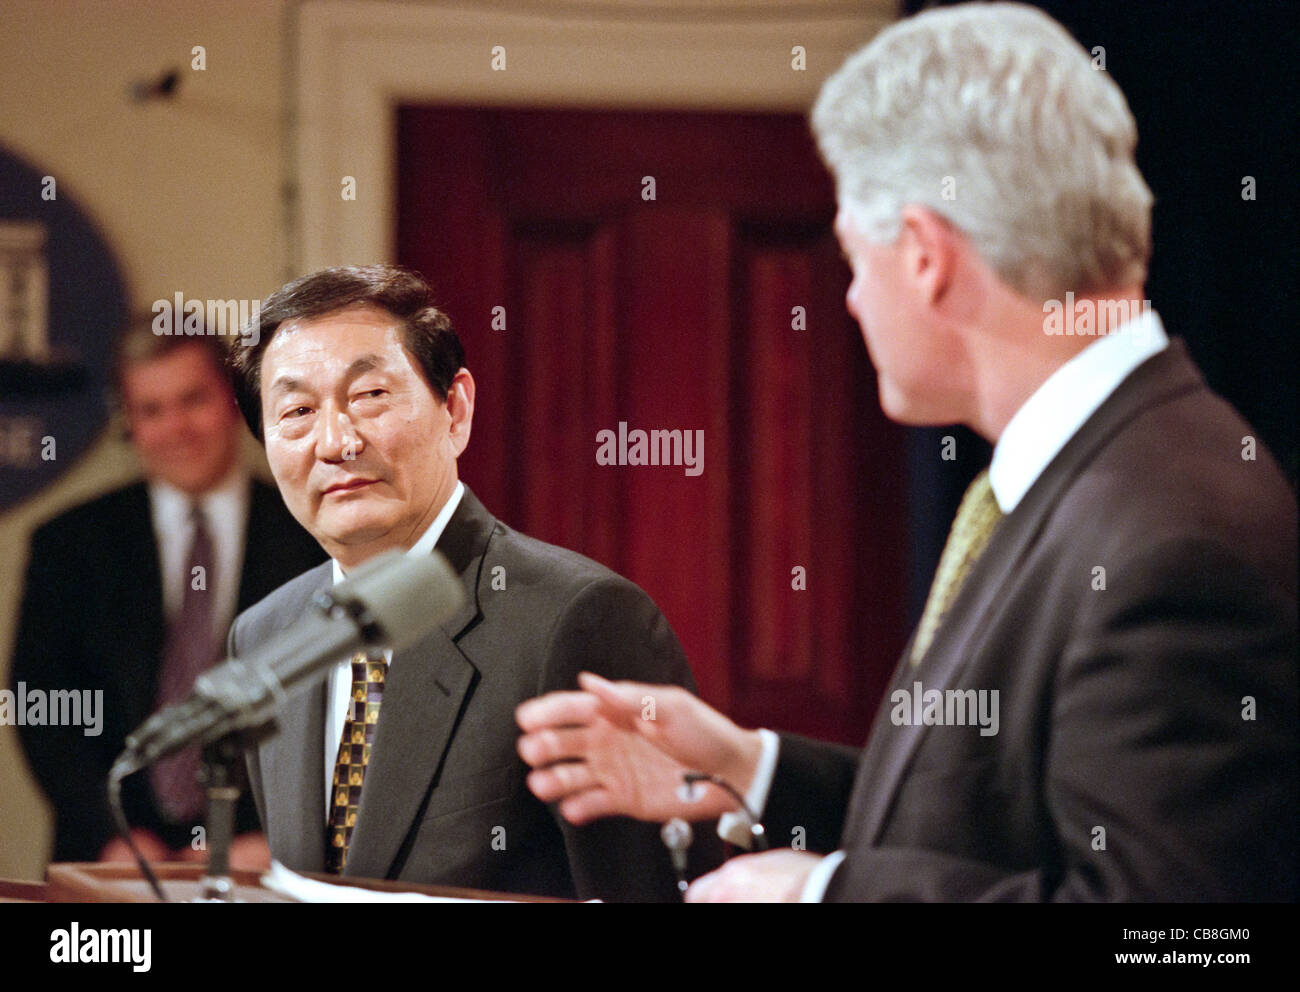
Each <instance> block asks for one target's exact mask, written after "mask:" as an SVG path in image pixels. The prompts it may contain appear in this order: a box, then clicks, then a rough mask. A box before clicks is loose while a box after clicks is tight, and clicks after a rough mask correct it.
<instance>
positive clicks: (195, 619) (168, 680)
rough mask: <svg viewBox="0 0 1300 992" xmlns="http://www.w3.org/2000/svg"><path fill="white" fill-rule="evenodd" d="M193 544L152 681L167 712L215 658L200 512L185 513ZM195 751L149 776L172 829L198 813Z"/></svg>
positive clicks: (208, 541) (211, 574)
mask: <svg viewBox="0 0 1300 992" xmlns="http://www.w3.org/2000/svg"><path fill="white" fill-rule="evenodd" d="M190 518H191V519H192V520H193V521H194V541H193V543H192V544H191V545H190V557H189V565H188V566H187V567H186V569H185V598H184V599H183V600H182V601H181V609H180V612H179V613H178V614H177V615H176V618H175V619H174V620H173V621H172V623H171V624H170V625H169V626H168V628H167V642H166V645H165V646H164V648H163V663H162V673H161V675H160V677H159V680H158V706H157V709H162V708H163V707H164V706H170V705H171V704H172V703H176V702H179V701H180V700H182V699H184V698H185V697H186V696H187V695H189V692H190V690H191V689H193V688H194V680H195V679H196V678H198V677H199V675H201V674H202V673H203V672H205V671H206V670H207V669H208V668H210V667H211V666H212V663H213V662H215V661H216V660H217V659H218V657H219V656H220V646H219V645H218V644H217V643H216V639H215V638H214V637H213V630H212V615H213V602H212V597H213V596H215V595H216V572H215V569H214V568H213V553H212V537H211V536H210V535H209V534H208V528H207V523H206V521H205V520H204V517H203V508H202V507H201V506H199V505H198V504H194V505H193V506H192V507H191V509H190ZM198 772H199V748H198V746H197V745H196V746H193V747H188V748H186V749H185V750H183V751H179V752H177V753H176V754H172V755H168V756H167V757H166V758H163V759H162V760H160V761H158V762H157V763H155V764H154V766H153V767H152V768H151V769H150V770H149V775H150V781H151V782H152V783H153V791H154V795H155V796H156V797H157V799H158V805H159V806H160V807H161V809H162V812H163V815H164V816H165V817H166V818H167V819H168V820H170V821H171V822H172V823H188V822H190V821H192V820H196V819H198V817H199V814H200V813H202V812H203V789H202V788H201V787H200V785H199V783H198Z"/></svg>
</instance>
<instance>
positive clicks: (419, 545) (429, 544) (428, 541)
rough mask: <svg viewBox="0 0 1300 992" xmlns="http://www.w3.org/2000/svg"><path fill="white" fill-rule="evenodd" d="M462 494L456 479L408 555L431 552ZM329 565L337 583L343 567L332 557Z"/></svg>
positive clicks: (339, 580) (461, 484)
mask: <svg viewBox="0 0 1300 992" xmlns="http://www.w3.org/2000/svg"><path fill="white" fill-rule="evenodd" d="M464 495H465V483H463V482H461V481H460V480H459V479H457V480H456V488H455V489H453V490H452V491H451V496H449V497H448V498H447V502H446V503H444V504H443V505H442V509H441V510H439V511H438V515H437V516H436V517H434V518H433V523H431V524H429V529H428V530H426V531H425V532H424V533H423V534H421V535H420V539H419V540H418V541H416V542H415V543H414V544H412V545H411V547H410V548H409V549H408V550H407V552H406V553H407V554H408V555H427V554H432V553H433V549H434V546H435V545H437V543H438V538H440V537H442V532H443V531H444V530H446V529H447V521H449V520H450V519H451V515H452V514H453V513H455V512H456V507H458V506H460V499H461V497H462V496H464ZM330 567H331V569H332V570H333V573H334V583H335V585H337V584H338V583H340V582H342V581H343V579H344V578H345V576H344V574H343V569H342V568H341V567H340V566H339V563H338V562H337V561H335V560H334V559H333V558H331V559H330Z"/></svg>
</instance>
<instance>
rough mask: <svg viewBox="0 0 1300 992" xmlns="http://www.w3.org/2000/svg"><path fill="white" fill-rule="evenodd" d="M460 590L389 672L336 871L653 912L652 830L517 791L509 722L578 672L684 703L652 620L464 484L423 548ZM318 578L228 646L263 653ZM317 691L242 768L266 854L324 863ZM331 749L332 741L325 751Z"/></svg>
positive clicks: (644, 599) (667, 645) (263, 609)
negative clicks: (573, 821)
mask: <svg viewBox="0 0 1300 992" xmlns="http://www.w3.org/2000/svg"><path fill="white" fill-rule="evenodd" d="M436 549H437V550H438V551H439V552H441V553H442V554H444V555H446V556H447V558H448V560H449V561H450V562H451V565H452V568H453V570H454V571H455V572H456V573H457V574H458V575H459V576H460V578H461V581H462V582H463V583H464V586H465V593H466V597H465V602H464V604H463V605H462V607H461V609H460V610H459V612H457V614H456V615H455V616H454V617H452V618H451V619H450V620H449V621H447V622H445V623H443V624H442V625H441V629H439V630H436V631H435V632H434V633H433V634H431V635H429V636H428V637H426V638H424V639H423V640H422V641H421V642H419V643H418V644H416V645H415V646H414V647H411V648H408V649H406V650H403V651H399V652H397V653H396V654H395V655H394V657H393V660H392V665H391V668H390V669H389V672H388V677H387V683H386V687H385V690H384V697H383V703H382V706H381V709H380V717H379V722H378V725H377V728H376V731H375V740H374V745H373V750H372V752H371V757H370V761H369V764H368V766H367V768H366V775H365V783H364V786H363V787H362V792H361V805H360V808H359V809H358V812H357V822H356V827H355V831H354V833H353V835H352V839H351V843H350V846H349V849H348V860H347V868H346V871H345V874H346V875H350V876H361V877H369V878H388V879H397V880H402V881H408V882H416V883H429V884H443V885H453V886H461V887H467V888H475V889H487V890H495V891H505V892H516V893H531V894H537V895H548V896H560V897H569V898H572V897H578V898H584V899H586V898H595V897H598V898H603V899H607V900H663V899H671V898H673V897H674V891H675V890H674V879H673V875H672V872H671V865H670V862H669V860H668V857H667V854H666V851H665V848H664V846H663V843H662V841H661V840H660V838H659V827H658V826H657V825H655V824H646V823H637V822H633V821H631V820H627V819H623V818H613V819H607V820H601V821H599V822H597V823H594V824H591V825H589V826H586V827H582V828H575V827H573V826H571V825H570V824H568V823H567V822H565V821H563V820H562V819H561V818H560V817H559V816H558V814H557V813H556V812H555V811H553V810H552V809H551V808H549V807H548V806H547V805H546V804H544V803H542V802H541V801H539V800H538V799H537V798H536V797H534V796H533V794H532V793H531V792H529V791H528V787H527V785H526V784H525V781H524V779H525V775H526V774H527V772H528V767H527V766H526V765H525V764H524V763H523V761H522V760H521V759H520V757H519V755H518V753H517V752H516V750H515V744H516V739H517V737H518V729H517V728H516V726H515V722H514V708H515V706H516V705H518V704H519V703H521V702H523V701H524V700H526V699H531V698H532V697H533V696H537V695H539V694H541V693H544V692H549V691H551V690H554V689H576V688H577V675H578V672H580V671H582V670H584V669H590V670H592V671H595V672H598V673H600V674H602V675H605V676H607V677H609V678H614V679H636V680H639V681H643V682H659V683H676V684H678V685H683V686H687V687H688V688H691V689H692V690H693V689H694V682H693V680H692V678H691V673H690V668H689V666H688V665H687V662H686V657H685V655H684V654H683V652H682V649H681V645H680V644H679V643H678V641H677V638H676V636H675V635H674V634H673V632H672V629H671V628H670V627H669V626H668V621H667V620H666V619H665V618H664V616H663V614H662V613H660V611H659V609H658V607H656V606H655V605H654V603H653V602H652V601H651V600H650V598H649V597H648V596H647V595H646V594H645V593H644V592H643V591H641V589H639V588H638V587H637V586H635V585H634V584H633V583H631V582H629V581H628V580H627V579H624V578H622V577H621V576H619V575H616V574H615V573H613V572H611V571H609V570H608V569H606V568H604V567H603V566H601V565H599V564H597V563H596V562H593V561H591V560H589V559H587V558H584V557H582V556H581V555H578V554H576V553H574V552H572V551H567V550H565V549H563V548H558V547H555V546H553V545H549V544H544V543H542V542H541V541H537V540H534V539H532V538H530V537H527V536H525V535H523V534H520V533H517V532H516V531H513V530H511V529H510V528H508V527H506V526H505V525H504V524H502V523H501V522H500V521H498V520H497V519H496V518H494V517H493V516H492V515H491V514H490V513H489V512H488V511H487V510H486V509H485V508H484V507H483V505H482V504H481V503H480V502H479V501H478V500H477V499H476V498H475V497H474V494H473V493H472V492H470V490H469V489H468V487H467V488H466V489H465V493H464V495H463V497H462V499H461V502H460V504H459V505H458V506H457V508H456V510H455V512H454V513H453V514H452V516H451V518H450V520H449V521H448V523H447V527H446V529H445V530H444V531H443V533H442V535H441V536H440V537H439V539H438V542H437V544H436ZM331 581H332V574H331V567H330V565H328V564H326V565H323V566H321V567H320V568H317V569H313V570H312V571H311V572H308V573H307V574H306V575H303V576H302V577H301V578H299V579H297V580H295V581H294V582H291V583H290V584H289V585H287V586H285V587H284V588H283V589H280V590H278V591H276V592H275V593H274V594H273V595H272V596H270V597H269V598H268V599H266V600H265V601H263V602H261V603H259V604H257V606H255V607H254V608H253V609H252V610H250V611H248V612H247V613H245V614H243V615H242V616H240V617H238V618H237V619H236V621H235V624H234V626H233V628H232V630H231V646H232V650H233V651H234V652H235V653H239V651H240V649H241V647H242V646H244V645H246V644H249V643H260V642H265V641H266V640H267V639H269V638H271V637H274V636H275V634H276V633H277V632H278V631H280V630H283V629H284V628H285V627H286V626H288V625H289V624H290V623H292V621H293V620H294V619H295V618H296V617H298V616H299V615H301V613H302V612H303V611H304V610H305V609H307V608H308V604H309V602H310V600H311V598H312V596H313V595H314V594H315V593H316V592H318V591H319V590H322V589H325V588H327V587H328V586H329V585H330V584H331ZM325 714H326V688H325V685H324V684H323V683H322V684H320V685H318V686H317V687H316V688H314V689H312V690H311V691H308V692H306V693H304V694H301V695H299V696H297V697H295V698H293V699H291V700H290V701H289V703H288V704H287V705H286V706H285V708H284V710H283V711H282V715H281V719H280V721H279V723H280V733H279V735H278V736H276V737H275V738H273V739H271V740H269V741H267V742H266V743H264V744H262V745H261V747H260V750H259V752H258V753H257V754H255V755H254V756H253V757H252V758H251V760H250V763H249V764H250V778H251V780H252V785H253V790H254V793H255V795H256V796H257V800H258V808H259V810H260V811H261V812H262V814H263V820H264V822H265V824H266V829H267V839H268V841H269V842H270V845H271V854H272V856H273V857H274V858H276V859H277V860H279V861H281V862H282V863H284V864H285V865H287V866H288V867H290V868H293V869H295V870H299V871H323V870H324V858H325V805H326V800H325V778H324V774H325V773H324V768H325V765H324V761H325V751H324V748H325V743H324V741H325ZM334 749H335V750H336V749H337V744H335V745H334Z"/></svg>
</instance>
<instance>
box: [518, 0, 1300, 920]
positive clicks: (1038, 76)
mask: <svg viewBox="0 0 1300 992" xmlns="http://www.w3.org/2000/svg"><path fill="white" fill-rule="evenodd" d="M812 119H813V127H814V130H815V132H816V134H817V138H818V141H819V145H820V148H821V150H822V153H823V156H824V157H825V159H826V161H827V163H828V164H829V166H830V167H831V169H832V171H833V172H834V174H835V177H836V180H837V186H838V194H839V205H840V211H839V215H838V217H837V220H836V233H837V235H838V236H839V239H840V242H841V244H842V246H843V248H844V251H845V254H846V256H847V258H848V260H849V263H850V265H851V267H852V270H853V282H852V284H851V286H850V288H849V291H848V297H847V303H848V308H849V311H850V312H851V313H852V314H853V315H854V317H855V318H856V319H857V320H858V323H859V324H860V325H861V328H862V332H863V336H864V339H865V341H866V344H867V349H868V353H869V354H870V356H871V360H872V363H873V364H874V365H875V367H876V370H877V372H878V375H879V391H880V401H881V405H882V407H883V409H884V410H885V412H886V413H887V414H888V415H889V416H891V417H892V418H893V419H895V420H898V421H900V422H903V423H910V424H948V423H954V422H958V423H964V424H966V425H968V426H969V427H971V428H972V429H974V430H975V431H976V432H977V433H979V434H980V435H982V436H983V437H985V438H986V439H988V440H989V441H990V442H992V443H993V444H994V445H995V447H994V453H993V459H992V463H991V465H990V466H989V469H988V471H987V472H986V473H983V474H982V475H981V476H980V477H978V478H977V480H976V482H975V484H973V485H972V487H971V489H970V491H968V493H967V496H966V499H965V500H964V501H963V503H962V506H961V508H960V509H959V511H958V515H957V519H956V521H955V522H954V526H953V529H952V532H951V534H950V537H949V540H948V544H947V546H946V547H945V549H944V554H943V557H942V559H941V562H940V566H939V570H938V573H937V574H936V577H935V580H934V583H933V585H932V588H931V593H930V597H929V599H928V601H927V604H926V608H925V611H924V613H923V615H922V620H921V624H920V626H919V628H918V630H917V632H916V634H915V635H914V637H913V639H912V642H911V644H910V645H909V646H908V648H907V650H906V652H905V654H904V657H903V659H902V660H901V661H900V663H899V666H898V669H897V672H896V674H895V677H894V680H893V682H892V684H891V685H890V686H889V688H888V690H887V691H886V695H885V698H884V700H883V701H882V703H881V706H880V709H879V711H878V713H877V716H876V720H875V723H874V725H873V727H872V728H871V734H870V738H869V740H868V742H867V745H866V747H865V749H863V750H861V751H858V750H854V749H849V748H840V747H834V746H830V745H826V744H821V743H818V742H814V741H809V740H806V739H802V738H798V737H794V736H787V735H781V736H780V737H779V738H778V736H777V735H775V734H771V733H770V732H767V731H750V730H744V729H742V728H740V727H737V726H736V725H735V724H733V723H732V722H731V721H730V720H728V719H727V718H726V717H724V716H723V715H722V714H720V713H717V712H716V711H714V710H712V709H710V708H709V707H707V706H705V704H703V703H702V702H700V701H699V700H696V699H694V698H692V697H689V696H686V695H684V694H680V693H677V692H676V691H675V690H672V689H656V688H655V687H652V686H646V685H636V684H623V685H618V684H611V683H609V682H607V681H605V680H603V679H600V678H596V677H591V676H588V675H584V676H582V677H581V682H582V685H583V687H584V690H585V691H583V692H578V693H558V694H550V695H548V696H546V697H544V698H542V699H538V700H533V701H530V702H529V703H527V704H525V705H524V706H523V707H521V708H520V711H519V714H518V719H519V722H520V725H521V727H522V728H523V729H524V731H525V734H524V736H523V737H522V738H521V739H520V742H519V747H520V752H521V754H522V755H523V756H524V757H525V758H526V759H527V760H528V761H529V763H530V764H532V765H533V766H534V767H535V769H536V770H535V771H534V772H533V773H532V774H531V775H530V786H531V787H532V788H533V790H534V792H535V793H536V794H537V795H538V796H539V797H541V798H544V799H547V800H549V801H557V800H558V801H560V802H561V809H562V811H563V812H564V814H565V815H566V816H567V817H569V818H570V819H571V820H572V821H573V822H575V823H585V822H589V821H591V820H593V819H596V818H598V817H601V816H604V815H609V814H611V813H620V814H624V815H634V816H638V817H645V818H648V819H662V818H664V817H667V816H671V815H682V816H691V815H706V814H707V815H716V814H717V813H718V812H719V811H720V810H721V809H722V808H723V806H724V804H723V802H722V801H721V799H720V798H719V797H718V796H716V795H713V794H708V795H705V796H704V797H702V799H701V800H700V801H699V802H698V803H696V804H690V803H685V802H682V801H681V800H680V799H679V798H678V797H677V796H676V793H675V786H676V784H677V783H678V782H679V781H680V776H681V773H682V772H683V771H684V770H686V769H688V768H699V769H702V770H703V771H707V772H713V773H715V774H719V775H721V776H723V777H724V778H727V779H728V780H729V781H731V782H733V783H735V784H737V785H738V786H739V787H740V788H742V789H748V792H749V795H748V798H749V801H750V805H751V806H754V807H758V808H759V809H762V810H763V813H762V815H763V818H764V819H765V821H766V827H767V830H768V834H769V836H770V837H772V838H773V839H774V843H784V844H786V845H790V839H791V838H792V837H793V838H795V839H796V840H797V843H795V844H794V845H793V846H794V847H795V849H794V850H791V849H790V848H789V847H788V846H787V848H786V849H785V850H779V851H772V852H769V853H765V854H754V855H747V856H744V857H740V858H736V859H734V860H732V861H731V862H729V863H728V864H727V865H726V866H724V867H723V868H722V869H721V870H719V871H717V872H714V873H712V874H709V875H707V876H705V877H704V878H701V879H699V880H698V881H696V882H695V883H694V885H693V886H692V887H691V890H690V892H689V893H688V898H691V899H693V900H699V901H735V900H739V901H749V900H756V901H762V900H778V901H779V900H799V899H802V900H804V901H815V900H822V899H824V900H828V901H858V900H938V901H948V900H953V901H956V900H1008V901H1027V902H1035V901H1084V900H1157V901H1202V900H1204V901H1256V900H1263V901H1277V900H1291V899H1294V898H1295V896H1296V883H1297V870H1298V869H1297V838H1296V832H1295V824H1296V818H1297V778H1298V777H1297V664H1296V648H1297V638H1296V566H1297V560H1296V559H1297V551H1296V543H1297V530H1296V503H1295V494H1294V493H1293V492H1292V490H1291V489H1290V487H1289V486H1288V485H1287V483H1286V481H1285V478H1284V476H1283V474H1282V472H1281V470H1280V469H1279V467H1278V465H1277V464H1276V462H1275V461H1274V460H1273V458H1272V457H1271V456H1270V455H1269V453H1268V452H1267V451H1266V450H1264V448H1263V447H1262V445H1260V444H1259V443H1258V441H1257V439H1256V437H1255V434H1254V432H1253V431H1252V429H1251V428H1250V426H1249V425H1248V424H1246V423H1245V421H1243V420H1242V418H1241V417H1240V416H1239V415H1238V414H1237V413H1236V412H1235V411H1234V410H1232V408H1231V407H1229V406H1228V405H1227V404H1226V403H1225V402H1224V401H1223V400H1222V399H1220V398H1219V397H1217V396H1215V395H1214V394H1213V393H1212V392H1211V391H1210V390H1209V388H1208V387H1207V386H1206V384H1205V382H1204V380H1203V379H1202V377H1201V375H1200V374H1199V372H1198V371H1197V369H1196V368H1195V366H1194V365H1193V364H1192V362H1191V360H1190V359H1189V357H1188V355H1187V351H1186V348H1185V347H1184V346H1183V344H1182V342H1181V341H1179V340H1177V339H1172V340H1171V339H1169V338H1168V337H1167V336H1166V333H1165V331H1164V329H1163V326H1162V325H1161V322H1160V320H1159V317H1158V315H1157V314H1156V313H1155V312H1154V311H1153V310H1151V309H1150V305H1149V303H1148V302H1147V301H1146V300H1145V299H1144V298H1143V285H1144V282H1145V278H1146V267H1147V261H1148V257H1149V252H1150V218H1151V202H1152V198H1151V194H1150V192H1149V190H1148V189H1147V187H1146V184H1145V182H1144V181H1143V179H1142V177H1141V175H1140V173H1139V172H1138V170H1137V167H1136V164H1135V162H1134V159H1133V151H1134V146H1135V144H1136V140H1137V132H1136V126H1135V124H1134V122H1133V119H1132V116H1131V114H1130V113H1129V110H1128V107H1127V104H1126V102H1125V100H1124V98H1123V95H1122V94H1121V93H1120V91H1119V89H1118V87H1117V86H1116V85H1115V84H1114V82H1113V81H1112V80H1111V79H1110V77H1109V76H1108V74H1107V73H1106V72H1104V71H1098V70H1096V69H1094V68H1093V67H1092V66H1091V64H1090V58H1089V55H1088V53H1087V52H1085V51H1084V50H1083V49H1082V48H1081V46H1079V44H1078V43H1077V42H1075V41H1074V40H1073V39H1072V38H1071V37H1070V36H1069V35H1068V33H1067V32H1066V31H1065V30H1064V29H1063V28H1061V26H1060V25H1058V24H1056V23H1055V22H1054V21H1052V20H1051V19H1050V18H1049V17H1047V16H1046V15H1045V14H1043V13H1041V12H1039V11H1036V10H1034V9H1032V8H1028V7H1023V6H1020V5H1013V4H992V5H970V6H961V7H955V8H944V9H940V10H935V11H929V12H926V13H923V14H920V15H918V16H916V17H915V18H911V19H908V20H906V21H902V22H900V23H898V24H896V25H894V26H891V27H890V28H888V29H886V30H885V31H883V32H881V33H880V35H879V36H877V38H876V39H875V40H874V41H872V42H871V43H870V44H869V45H867V46H866V47H865V48H864V49H863V50H861V51H860V52H858V53H857V54H855V55H854V56H852V57H851V58H850V59H849V60H848V61H847V62H846V63H845V65H844V66H843V67H842V68H841V69H840V70H839V71H838V72H836V73H835V74H834V75H833V76H832V77H831V78H830V79H829V80H828V81H827V82H826V84H825V86H824V87H823V90H822V93H821V96H820V98H819V100H818V102H817V105H816V107H815V108H814V111H813V118H812ZM1245 332H1246V329H1245V328H1243V329H1242V330H1241V333H1245ZM1234 333H1237V332H1236V331H1234ZM648 693H657V697H658V707H657V714H656V716H657V719H656V720H655V721H654V722H649V721H643V720H640V719H638V718H637V709H636V701H637V700H639V699H641V698H643V697H644V696H645V695H646V694H648ZM628 768H635V769H636V770H637V775H636V777H635V779H633V778H632V777H630V776H628V775H627V773H626V769H628ZM693 809H694V810H695V811H696V812H695V813H694V814H692V812H691V811H692V810H693Z"/></svg>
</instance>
